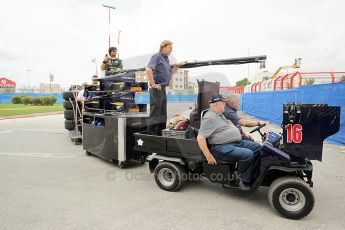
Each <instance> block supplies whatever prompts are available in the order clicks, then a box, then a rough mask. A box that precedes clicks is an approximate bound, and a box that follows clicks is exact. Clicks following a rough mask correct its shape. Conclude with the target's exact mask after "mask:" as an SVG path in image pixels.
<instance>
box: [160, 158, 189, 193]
mask: <svg viewBox="0 0 345 230" xmlns="http://www.w3.org/2000/svg"><path fill="white" fill-rule="evenodd" d="M154 175H155V180H156V183H157V185H158V186H159V187H160V188H161V189H163V190H165V191H169V192H173V191H177V190H178V189H179V188H180V187H181V186H182V185H183V183H184V182H185V181H186V180H187V174H186V172H185V170H184V169H183V168H182V167H181V166H180V165H178V164H174V163H170V162H161V163H159V164H158V165H157V167H156V168H155V171H154Z"/></svg>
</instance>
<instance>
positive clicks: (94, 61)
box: [91, 58, 98, 77]
mask: <svg viewBox="0 0 345 230" xmlns="http://www.w3.org/2000/svg"><path fill="white" fill-rule="evenodd" d="M91 61H92V62H93V63H95V69H96V76H97V77H98V70H97V62H96V58H93V59H92V60H91Z"/></svg>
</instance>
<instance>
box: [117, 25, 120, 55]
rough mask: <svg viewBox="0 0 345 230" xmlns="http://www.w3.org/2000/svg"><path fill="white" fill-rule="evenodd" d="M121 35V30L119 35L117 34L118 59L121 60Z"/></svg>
mask: <svg viewBox="0 0 345 230" xmlns="http://www.w3.org/2000/svg"><path fill="white" fill-rule="evenodd" d="M120 33H121V30H119V33H118V34H117V57H118V58H120V52H119V47H120Z"/></svg>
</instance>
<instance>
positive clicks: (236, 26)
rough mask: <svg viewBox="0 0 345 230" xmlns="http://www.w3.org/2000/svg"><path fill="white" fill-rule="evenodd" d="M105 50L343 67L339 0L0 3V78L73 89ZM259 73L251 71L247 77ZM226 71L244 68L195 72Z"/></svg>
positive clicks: (232, 73) (244, 70) (236, 76)
mask: <svg viewBox="0 0 345 230" xmlns="http://www.w3.org/2000/svg"><path fill="white" fill-rule="evenodd" d="M102 3H104V4H108V5H112V6H115V7H116V9H115V10H113V11H112V12H111V21H112V22H111V38H112V45H114V46H117V42H118V41H117V34H118V31H119V30H121V35H120V46H119V52H120V55H121V58H124V59H125V58H131V57H135V56H140V55H143V54H147V53H153V52H156V51H157V49H158V47H159V43H160V41H161V40H164V39H169V40H172V41H173V42H174V50H173V53H174V56H175V57H176V59H177V60H178V61H182V60H187V61H193V60H200V61H201V60H209V59H220V58H232V57H242V56H247V55H248V50H249V54H250V55H267V56H268V59H267V63H266V70H267V71H270V72H274V71H275V70H276V69H277V68H278V67H279V66H281V65H290V64H292V63H293V60H294V58H295V57H301V58H303V60H302V65H301V67H302V68H301V71H345V52H344V51H345V30H344V22H345V17H344V9H345V1H341V0H333V1H330V0H328V1H321V0H313V1H312V0H286V1H285V0H276V1H273V0H272V1H268V0H260V1H247V0H242V1H233V0H213V1H210V0H195V1H194V0H190V1H187V0H171V1H168V0H121V1H120V0H114V1H108V0H104V1H98V0H79V1H77V0H50V1H49V0H31V1H18V0H11V1H3V0H1V7H0V76H1V77H8V78H10V79H12V80H14V81H16V82H17V85H18V87H19V88H20V87H22V86H24V85H27V84H28V78H29V77H28V72H27V71H26V70H27V69H31V72H30V83H31V85H37V86H38V84H39V82H47V83H48V81H49V78H48V76H49V72H50V71H51V72H52V73H53V74H54V76H55V79H54V82H56V83H60V84H61V85H63V86H68V85H70V84H73V83H77V84H80V83H82V82H84V81H85V80H87V81H88V80H89V79H90V78H91V76H92V75H93V74H94V73H95V65H94V63H92V62H91V60H92V59H93V58H96V60H97V64H98V65H99V64H100V63H101V61H102V60H103V57H104V54H105V53H106V50H107V48H108V11H107V9H105V8H104V7H102ZM258 71H262V70H259V68H258V65H257V64H252V65H251V66H250V75H254V74H255V73H256V72H258ZM206 72H220V73H223V74H225V75H226V76H227V77H228V79H229V82H230V84H234V82H235V81H237V80H240V79H242V78H243V77H246V76H247V74H248V67H247V65H245V66H225V67H203V68H199V69H193V70H192V71H191V75H193V76H197V75H199V74H204V73H206Z"/></svg>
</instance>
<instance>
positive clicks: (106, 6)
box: [102, 4, 116, 47]
mask: <svg viewBox="0 0 345 230" xmlns="http://www.w3.org/2000/svg"><path fill="white" fill-rule="evenodd" d="M102 6H103V7H105V8H108V12H109V14H108V15H109V47H110V9H113V10H115V9H116V8H115V7H114V6H108V5H105V4H102Z"/></svg>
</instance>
